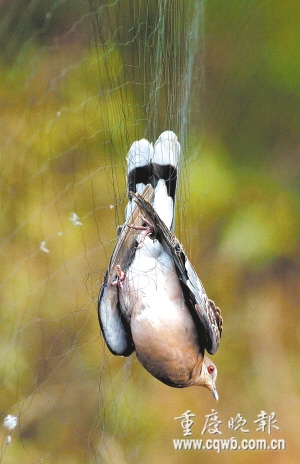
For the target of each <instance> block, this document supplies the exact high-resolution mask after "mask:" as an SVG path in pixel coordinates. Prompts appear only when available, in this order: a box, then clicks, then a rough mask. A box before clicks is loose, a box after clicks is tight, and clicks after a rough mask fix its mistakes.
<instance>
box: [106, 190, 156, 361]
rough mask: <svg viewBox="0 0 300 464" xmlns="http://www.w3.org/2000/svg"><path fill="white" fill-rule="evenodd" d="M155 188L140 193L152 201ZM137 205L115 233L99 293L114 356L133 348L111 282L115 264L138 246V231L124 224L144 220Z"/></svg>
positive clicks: (125, 259) (122, 262)
mask: <svg viewBox="0 0 300 464" xmlns="http://www.w3.org/2000/svg"><path fill="white" fill-rule="evenodd" d="M153 195H154V191H153V188H152V186H151V185H150V184H149V185H147V186H146V187H145V189H144V191H143V194H142V195H140V197H141V198H143V199H144V200H146V201H147V200H148V201H152V200H153ZM140 216H141V210H140V208H139V206H138V205H135V207H134V208H133V210H132V213H131V215H130V216H129V217H128V219H127V221H126V222H125V224H124V225H123V227H122V228H121V229H119V233H118V235H119V236H118V241H117V243H116V246H115V248H114V251H113V254H112V257H111V260H110V264H109V267H108V270H107V272H106V275H105V278H104V282H103V284H102V287H101V289H100V292H99V299H98V317H99V322H100V327H101V331H102V334H103V337H104V339H105V342H106V344H107V346H108V348H109V349H110V351H111V352H112V353H113V354H115V355H122V356H129V355H130V354H131V353H132V352H133V351H134V345H133V341H132V336H131V331H130V324H129V321H128V320H126V319H125V317H124V315H123V313H122V311H121V308H120V302H119V291H120V289H119V288H118V286H114V285H112V283H113V282H114V280H115V279H116V277H117V266H118V265H119V266H120V267H121V269H122V270H125V271H126V269H128V267H129V266H130V264H131V262H132V260H133V258H134V255H135V250H136V246H137V242H136V237H137V235H139V233H140V232H139V231H137V230H135V229H132V228H130V227H127V226H128V225H135V226H141V225H142V224H143V219H142V218H141V217H140Z"/></svg>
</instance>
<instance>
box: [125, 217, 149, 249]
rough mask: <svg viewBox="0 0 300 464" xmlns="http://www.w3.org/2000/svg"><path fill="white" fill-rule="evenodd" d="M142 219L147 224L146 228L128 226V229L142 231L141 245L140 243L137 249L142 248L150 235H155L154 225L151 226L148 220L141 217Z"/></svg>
mask: <svg viewBox="0 0 300 464" xmlns="http://www.w3.org/2000/svg"><path fill="white" fill-rule="evenodd" d="M140 218H141V219H142V220H143V222H144V223H145V224H146V225H145V226H134V225H131V226H130V225H129V224H128V227H130V229H134V230H141V231H142V233H141V240H140V243H139V246H138V247H137V248H141V247H142V245H143V243H144V241H145V238H146V237H147V236H148V235H150V234H153V232H154V227H153V225H152V224H151V222H150V221H148V219H146V218H145V217H144V216H140Z"/></svg>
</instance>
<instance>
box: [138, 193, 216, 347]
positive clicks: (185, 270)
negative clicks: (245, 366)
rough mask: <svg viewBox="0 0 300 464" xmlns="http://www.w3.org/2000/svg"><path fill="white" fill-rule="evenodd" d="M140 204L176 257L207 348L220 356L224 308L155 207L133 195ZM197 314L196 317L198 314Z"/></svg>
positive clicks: (173, 256) (170, 252) (180, 274)
mask: <svg viewBox="0 0 300 464" xmlns="http://www.w3.org/2000/svg"><path fill="white" fill-rule="evenodd" d="M133 195H134V197H135V201H136V204H137V205H138V206H139V208H140V209H141V210H142V211H143V213H144V216H145V217H146V219H148V220H149V221H150V222H151V224H152V225H153V228H154V234H153V236H155V237H156V238H157V239H158V240H159V241H160V242H161V243H162V245H163V246H164V249H165V251H166V252H167V253H168V254H169V255H170V256H171V257H172V258H173V260H174V262H175V265H176V269H177V275H178V277H179V280H180V282H181V286H182V289H183V293H184V295H185V298H186V299H187V300H188V301H187V303H190V304H188V307H189V309H190V311H191V313H192V312H193V314H192V315H193V316H194V319H195V315H196V317H197V319H198V321H200V322H201V324H202V327H201V330H199V332H201V334H202V333H204V336H205V339H206V343H205V348H206V350H207V351H208V352H209V353H210V354H214V353H216V351H217V349H218V347H219V342H220V338H221V334H222V329H223V325H222V324H223V321H222V317H221V313H220V309H219V308H217V307H216V306H215V304H214V302H213V301H212V300H209V299H208V297H207V295H206V293H205V290H204V287H203V285H202V283H201V281H200V279H199V278H198V276H197V274H196V272H195V270H194V268H193V266H192V265H191V263H190V261H189V260H188V258H187V256H186V254H185V252H184V249H183V247H182V245H181V243H180V242H179V240H178V239H177V238H176V237H175V235H173V234H172V233H171V231H170V230H169V229H168V227H167V226H166V224H165V223H164V222H163V221H162V220H161V218H160V217H159V215H158V214H157V213H156V211H155V209H154V208H153V206H152V205H151V204H150V203H149V201H147V200H146V199H145V198H144V197H143V196H142V195H140V194H133ZM195 313H196V314H195Z"/></svg>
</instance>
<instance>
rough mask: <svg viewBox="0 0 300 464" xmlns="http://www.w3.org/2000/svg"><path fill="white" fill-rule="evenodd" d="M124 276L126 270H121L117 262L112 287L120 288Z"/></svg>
mask: <svg viewBox="0 0 300 464" xmlns="http://www.w3.org/2000/svg"><path fill="white" fill-rule="evenodd" d="M125 277H126V272H125V271H122V269H121V266H120V265H119V264H117V278H116V280H114V281H113V282H112V283H111V284H112V285H113V286H114V287H118V288H121V289H122V288H123V282H124V280H125Z"/></svg>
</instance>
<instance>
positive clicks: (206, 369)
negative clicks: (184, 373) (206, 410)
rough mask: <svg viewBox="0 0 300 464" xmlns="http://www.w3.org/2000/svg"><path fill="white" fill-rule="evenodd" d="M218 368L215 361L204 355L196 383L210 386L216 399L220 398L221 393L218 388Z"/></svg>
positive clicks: (206, 386)
mask: <svg viewBox="0 0 300 464" xmlns="http://www.w3.org/2000/svg"><path fill="white" fill-rule="evenodd" d="M217 374H218V372H217V368H216V366H215V365H214V363H213V362H212V361H211V360H210V359H209V358H207V357H206V356H204V358H203V362H202V364H201V368H200V373H199V374H198V375H197V376H196V377H195V385H199V386H201V387H205V388H208V389H209V390H210V391H211V392H212V394H213V397H214V399H215V400H216V401H218V399H219V395H218V392H217V389H216V380H217Z"/></svg>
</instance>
